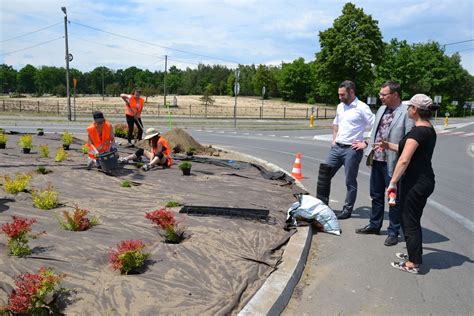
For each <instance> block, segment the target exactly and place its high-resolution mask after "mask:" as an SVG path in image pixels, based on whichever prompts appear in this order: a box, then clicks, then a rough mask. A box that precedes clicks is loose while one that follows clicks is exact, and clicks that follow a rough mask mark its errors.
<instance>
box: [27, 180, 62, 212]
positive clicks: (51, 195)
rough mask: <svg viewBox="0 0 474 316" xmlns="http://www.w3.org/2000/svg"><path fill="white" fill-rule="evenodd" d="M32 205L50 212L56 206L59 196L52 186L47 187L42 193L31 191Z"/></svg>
mask: <svg viewBox="0 0 474 316" xmlns="http://www.w3.org/2000/svg"><path fill="white" fill-rule="evenodd" d="M32 196H33V205H34V206H35V207H36V208H39V209H42V210H50V209H52V208H55V207H56V206H58V203H59V202H58V201H59V195H58V192H56V191H54V188H53V186H52V185H48V186H47V187H46V189H44V190H43V191H38V190H36V189H33V191H32Z"/></svg>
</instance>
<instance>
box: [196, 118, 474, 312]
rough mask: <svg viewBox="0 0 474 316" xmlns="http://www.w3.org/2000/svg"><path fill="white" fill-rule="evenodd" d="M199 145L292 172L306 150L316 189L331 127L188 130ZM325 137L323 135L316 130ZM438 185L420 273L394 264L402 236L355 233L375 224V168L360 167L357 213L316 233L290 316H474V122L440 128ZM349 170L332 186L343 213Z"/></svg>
mask: <svg viewBox="0 0 474 316" xmlns="http://www.w3.org/2000/svg"><path fill="white" fill-rule="evenodd" d="M188 132H190V133H191V135H193V137H195V138H196V139H197V140H198V141H199V142H201V143H206V144H214V145H216V146H222V147H225V148H229V149H233V150H237V151H241V152H244V153H247V154H250V155H253V156H257V157H259V158H261V159H264V160H267V161H270V162H272V163H274V164H277V165H279V166H281V167H283V168H284V169H285V170H287V171H288V172H291V169H292V166H293V163H294V159H295V154H296V153H297V152H299V153H301V154H302V170H303V176H305V179H303V180H302V183H303V184H304V185H305V186H306V188H307V189H308V190H309V191H310V193H311V194H315V190H316V189H315V188H316V180H317V179H316V177H317V169H318V165H319V163H320V162H322V161H323V160H324V159H325V157H326V154H327V152H328V150H329V144H330V143H329V142H328V141H325V140H324V139H329V137H325V136H324V135H323V134H328V133H329V130H325V131H317V132H315V131H308V130H306V131H279V132H271V131H270V132H269V131H266V132H260V131H242V130H240V131H221V130H188ZM316 133H317V134H321V135H320V136H319V137H318V140H315V139H314V135H315V134H316ZM433 166H434V170H435V174H436V189H435V192H434V193H433V195H432V196H431V198H430V200H429V202H428V205H427V206H426V208H425V210H424V215H423V218H422V226H423V238H424V263H425V264H424V268H423V270H422V272H423V273H422V274H421V275H412V274H408V273H403V272H400V271H397V270H395V269H393V268H392V267H391V266H390V262H391V261H396V259H397V258H396V257H395V252H400V251H404V250H405V244H404V242H403V241H401V242H400V243H399V244H398V245H396V246H393V247H386V246H384V245H383V242H384V240H385V238H386V227H387V224H388V222H387V221H385V222H384V227H383V229H382V230H383V232H382V235H381V236H373V235H371V236H363V235H357V234H355V232H354V230H355V229H356V228H358V227H363V226H365V225H366V224H367V223H368V217H369V212H370V197H369V190H368V188H369V182H368V181H369V172H370V170H369V169H368V167H366V166H365V165H363V164H361V168H360V174H359V177H358V180H359V194H358V200H357V204H356V208H357V210H356V211H355V214H354V216H353V218H351V219H349V220H345V221H341V222H340V224H341V226H342V230H343V234H342V236H341V237H336V236H332V235H328V234H317V235H314V236H313V241H312V249H311V255H310V258H309V260H308V263H307V266H306V268H305V271H304V273H303V277H302V279H301V280H300V282H299V285H298V286H297V288H296V289H295V292H294V294H293V297H292V299H291V301H290V304H289V305H288V307H287V309H286V310H285V312H284V315H314V314H316V313H317V314H322V315H336V314H337V315H353V314H379V315H380V314H398V315H425V314H430V315H447V314H449V315H472V314H474V303H473V301H472V299H473V297H474V295H473V294H474V273H473V272H474V266H473V258H474V257H473V250H474V248H473V242H474V238H473V237H474V235H473V233H474V216H473V215H472V210H473V209H474V197H473V194H474V190H473V188H474V175H473V170H474V168H473V167H474V124H471V125H468V126H466V127H463V128H459V129H456V130H451V129H449V130H446V131H441V132H440V133H439V134H438V141H437V147H436V151H435V154H434V158H433ZM343 181H344V178H343V170H340V171H339V173H338V175H337V176H336V178H335V179H334V181H333V184H332V194H331V200H332V201H331V202H330V205H331V207H332V208H333V209H334V210H340V209H341V207H342V202H343V199H344V196H345V186H344V182H343Z"/></svg>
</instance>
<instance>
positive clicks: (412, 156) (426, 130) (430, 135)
mask: <svg viewBox="0 0 474 316" xmlns="http://www.w3.org/2000/svg"><path fill="white" fill-rule="evenodd" d="M432 107H433V101H432V100H431V98H430V97H428V96H426V95H424V94H416V95H414V96H413V97H412V98H411V99H410V103H409V106H408V116H409V117H410V118H411V119H413V120H414V121H415V126H414V127H413V128H412V130H411V131H410V132H409V133H408V134H407V135H405V137H404V138H403V139H402V140H401V141H400V143H399V144H398V145H397V144H392V143H388V142H385V141H382V142H381V143H379V144H378V145H379V146H380V147H382V148H384V149H387V148H388V149H390V150H394V151H398V154H399V156H400V158H399V159H398V162H397V165H396V167H395V170H394V172H393V176H392V179H391V180H390V185H389V186H388V189H387V195H389V194H392V193H395V194H396V193H397V183H398V181H401V188H400V190H401V192H400V203H401V226H402V229H403V234H404V235H405V242H406V245H407V252H408V254H404V253H397V254H396V256H397V257H398V258H399V259H401V260H402V261H400V262H392V266H393V267H394V268H397V269H399V270H401V271H405V272H410V273H419V268H420V264H422V263H423V261H422V253H423V249H422V235H421V215H422V214H423V208H424V207H425V205H426V201H427V200H428V197H429V196H430V195H431V193H433V190H434V187H435V176H434V173H433V168H432V166H431V158H432V156H433V151H434V147H435V144H436V132H435V130H434V128H433V126H432V125H431V123H430V121H429V118H430V116H431V109H432Z"/></svg>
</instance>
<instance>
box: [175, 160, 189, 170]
mask: <svg viewBox="0 0 474 316" xmlns="http://www.w3.org/2000/svg"><path fill="white" fill-rule="evenodd" d="M191 166H192V164H191V163H190V162H188V161H183V162H182V163H180V164H179V165H178V168H179V169H180V170H186V169H191Z"/></svg>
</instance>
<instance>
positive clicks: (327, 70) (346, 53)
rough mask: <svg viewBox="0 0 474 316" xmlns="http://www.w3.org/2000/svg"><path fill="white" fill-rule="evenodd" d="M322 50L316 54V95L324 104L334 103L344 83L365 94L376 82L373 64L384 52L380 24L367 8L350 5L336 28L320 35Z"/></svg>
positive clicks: (345, 8)
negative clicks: (329, 101) (332, 101)
mask: <svg viewBox="0 0 474 316" xmlns="http://www.w3.org/2000/svg"><path fill="white" fill-rule="evenodd" d="M319 43H320V46H321V51H320V52H319V53H317V54H316V64H315V75H316V85H315V90H316V91H315V93H316V95H318V96H319V97H320V98H322V101H328V100H334V99H335V98H336V97H335V96H336V91H337V87H338V85H339V84H340V83H341V82H342V81H344V80H352V81H354V82H355V83H356V86H357V88H358V89H357V90H358V94H359V95H365V93H366V89H367V87H370V86H371V84H372V81H373V80H374V74H373V72H372V65H378V64H380V62H381V61H382V58H383V55H382V54H381V53H380V52H382V51H383V49H384V43H383V41H382V34H381V33H380V30H379V28H378V22H377V21H376V20H374V19H372V17H371V16H370V15H366V14H365V13H364V11H363V9H359V8H357V7H356V6H355V5H354V4H352V3H346V4H345V5H344V8H343V9H342V15H341V16H339V17H338V18H337V19H335V20H334V23H333V27H331V28H329V29H327V30H325V31H323V32H319Z"/></svg>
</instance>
